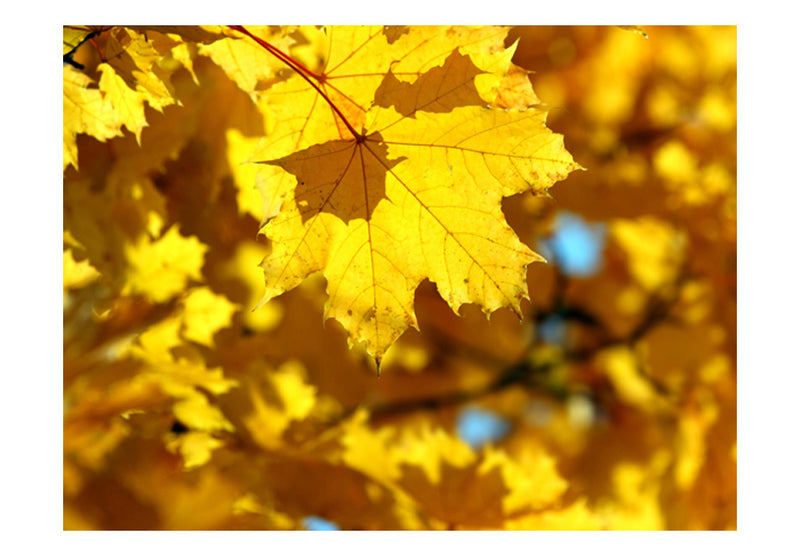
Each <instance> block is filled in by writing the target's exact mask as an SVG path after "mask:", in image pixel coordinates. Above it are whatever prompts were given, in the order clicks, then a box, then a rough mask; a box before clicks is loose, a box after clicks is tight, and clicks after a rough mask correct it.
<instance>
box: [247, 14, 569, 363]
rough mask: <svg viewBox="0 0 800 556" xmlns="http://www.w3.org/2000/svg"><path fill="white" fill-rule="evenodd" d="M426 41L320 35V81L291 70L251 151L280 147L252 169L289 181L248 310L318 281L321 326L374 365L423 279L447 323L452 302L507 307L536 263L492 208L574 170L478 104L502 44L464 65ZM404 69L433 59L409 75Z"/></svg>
mask: <svg viewBox="0 0 800 556" xmlns="http://www.w3.org/2000/svg"><path fill="white" fill-rule="evenodd" d="M441 32H442V29H438V28H430V29H426V30H424V31H422V32H421V31H415V30H413V28H412V32H410V33H409V34H408V35H402V36H401V37H400V38H397V39H396V40H395V42H393V43H391V44H390V43H389V39H388V37H387V36H386V35H385V34H383V33H382V32H381V31H379V30H376V29H372V28H349V27H334V28H332V29H331V30H330V55H329V58H328V60H327V62H326V64H325V65H324V67H323V68H322V69H321V70H317V72H319V73H317V72H309V71H306V70H305V69H304V68H301V67H295V68H294V69H296V70H297V71H298V73H300V74H302V77H297V78H294V79H290V80H287V81H286V82H285V83H282V84H280V86H276V87H275V88H273V89H270V94H271V95H272V96H273V98H277V100H276V101H274V102H273V105H274V106H277V107H276V108H275V110H277V113H278V114H280V118H279V121H280V122H282V123H279V124H278V125H277V126H276V129H275V130H274V131H273V132H272V133H271V134H270V135H269V136H267V138H266V140H265V147H264V150H263V151H262V155H270V156H274V155H276V154H277V153H281V152H289V153H290V154H287V155H284V156H282V157H281V158H273V159H269V160H264V162H265V163H268V164H271V165H273V166H277V167H280V168H282V169H283V170H284V171H285V172H286V173H288V174H289V175H291V176H292V177H293V178H294V182H295V185H294V191H293V195H289V196H288V198H287V200H286V201H285V202H284V203H283V206H282V208H281V212H280V213H279V214H278V215H277V216H275V217H274V218H272V219H270V220H269V221H268V222H267V223H266V224H265V226H264V227H263V229H262V231H263V233H264V234H265V235H266V236H267V237H268V238H269V239H271V240H272V251H271V253H270V254H269V255H268V256H267V257H266V258H265V259H264V261H263V263H262V268H263V269H264V273H265V278H266V283H267V288H266V292H265V295H264V298H263V300H262V301H263V302H266V301H268V300H270V299H272V298H273V297H275V296H277V295H280V294H281V293H283V292H284V291H287V290H289V289H292V288H294V287H295V286H297V285H298V284H299V283H300V282H301V281H302V280H303V279H304V278H305V277H306V276H308V275H309V274H311V273H313V272H316V271H320V270H321V271H322V272H323V274H324V275H325V277H326V279H327V281H328V295H329V300H328V304H327V306H326V311H325V318H326V319H327V318H335V319H336V320H338V321H339V322H340V323H341V324H342V325H343V326H344V327H345V329H346V330H347V331H348V334H349V340H350V343H351V344H352V343H354V342H363V343H364V344H365V347H366V350H367V351H368V352H369V353H370V354H371V355H372V356H373V357H374V358H375V359H376V361H377V362H378V363H379V364H380V360H381V358H382V356H383V354H384V353H385V351H386V349H387V348H388V347H389V346H390V345H391V344H392V343H393V342H394V341H395V340H396V339H397V338H398V337H399V336H400V334H402V333H403V331H405V330H406V329H407V328H408V327H410V326H413V327H416V326H417V322H416V316H415V314H414V310H413V302H414V292H415V290H416V288H417V286H418V285H419V284H420V282H421V281H422V280H423V279H426V278H427V279H430V280H431V281H433V282H435V283H436V284H437V287H438V289H439V293H440V294H441V296H442V297H443V298H444V299H445V300H447V302H448V303H449V304H450V306H451V307H452V308H453V310H454V311H456V312H458V311H459V308H460V307H461V305H463V304H465V303H477V304H479V305H480V306H481V307H482V308H483V309H484V311H486V312H487V313H488V312H491V311H494V310H496V309H499V308H501V307H510V308H511V309H512V310H515V311H517V312H518V311H519V303H520V301H521V300H522V299H524V298H527V285H526V280H525V278H526V266H527V265H528V264H529V263H531V262H533V261H537V260H543V259H542V258H541V257H540V256H538V255H537V254H535V253H534V252H533V251H531V250H530V249H529V248H528V247H527V246H526V245H524V244H523V243H522V242H521V241H520V240H519V239H518V238H517V237H516V235H515V234H514V232H513V230H512V229H511V228H510V227H509V226H508V224H507V223H506V221H505V217H504V215H503V213H502V210H501V208H500V203H501V201H502V198H503V197H505V196H510V195H513V194H516V193H521V192H525V191H530V192H534V193H537V194H545V193H546V191H547V189H548V188H549V187H550V186H551V185H552V184H553V183H554V182H555V181H557V180H560V179H563V178H564V177H566V176H567V174H568V173H569V172H570V171H572V170H574V169H577V168H579V166H578V165H577V164H575V162H574V161H573V160H572V157H571V156H570V155H569V153H567V152H566V150H565V149H564V147H563V141H562V138H561V137H560V136H559V135H556V134H554V133H552V132H551V131H550V130H548V129H547V127H546V126H545V117H546V112H545V111H543V110H540V109H538V108H529V109H527V110H499V109H493V108H491V107H489V106H487V102H486V101H485V100H484V98H483V97H484V96H486V95H487V94H488V95H490V96H492V98H494V97H495V96H496V95H497V92H498V91H497V87H496V86H495V87H491V86H488V87H487V85H486V82H485V81H484V82H480V81H479V80H477V77H478V76H480V75H483V74H486V73H488V72H486V71H484V70H483V69H482V67H489V66H492V60H494V66H495V67H498V68H501V70H502V71H501V73H502V75H499V76H496V77H497V78H496V79H495V80H494V83H495V85H499V84H500V83H501V81H502V77H503V76H504V75H505V72H506V71H508V69H509V63H510V62H509V56H508V54H507V52H506V51H505V50H504V49H501V48H497V47H496V45H495V47H491V48H490V47H487V48H485V49H484V50H483V51H481V52H479V53H476V54H475V55H474V56H473V55H472V54H471V53H467V54H464V53H462V52H460V51H459V50H458V45H459V44H460V43H459V42H458V41H459V40H460V39H463V36H462V35H461V34H459V33H457V32H454V33H453V37H451V39H450V41H449V42H446V44H447V45H448V48H444V47H443V46H442V43H441V40H440V37H439V35H440V34H441ZM444 34H445V36H447V35H448V30H447V29H445V30H444ZM406 36H408V37H409V38H408V39H407V41H411V44H410V45H409V44H406V43H405V42H404V41H406V39H405V37H406ZM494 36H497V32H496V31H494ZM339 37H341V43H342V44H341V45H340V44H339ZM426 37H427V39H428V40H425V38H426ZM365 44H369V45H370V47H369V48H366V47H365V46H364V45H365ZM492 44H493V43H492ZM409 48H410V49H411V50H410V54H409V53H404V50H403V49H409ZM429 49H431V50H429ZM345 52H349V55H347V56H345V55H344V53H345ZM412 54H413V55H412ZM492 56H494V57H495V58H492ZM408 58H411V59H412V60H417V59H421V60H429V59H434V60H435V63H430V62H427V65H424V66H423V70H420V69H419V68H417V69H416V70H414V71H411V70H410V69H407V65H408V64H411V62H408V60H407V59H408ZM475 60H478V62H479V64H480V66H482V67H479V66H478V65H476V64H475ZM356 61H357V62H356ZM420 63H421V62H420ZM359 64H361V66H363V67H362V71H358V72H357V71H356V69H357V68H359V67H361V66H359ZM411 65H413V64H411ZM428 67H430V69H427V70H426V69H425V68H428ZM387 69H388V71H389V73H386V71H387ZM395 71H398V73H399V74H400V75H401V76H402V77H403V78H404V79H409V78H410V79H412V81H406V80H404V79H400V78H398V77H397V75H395V73H394V72H395ZM340 77H341V79H339V78H340ZM331 82H333V83H335V86H333V85H329V84H330V83H331ZM317 83H319V84H317ZM289 93H291V94H289ZM531 100H533V99H531ZM298 149H300V150H298ZM281 187H285V185H283V184H282V185H281Z"/></svg>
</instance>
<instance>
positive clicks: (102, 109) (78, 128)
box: [63, 64, 122, 169]
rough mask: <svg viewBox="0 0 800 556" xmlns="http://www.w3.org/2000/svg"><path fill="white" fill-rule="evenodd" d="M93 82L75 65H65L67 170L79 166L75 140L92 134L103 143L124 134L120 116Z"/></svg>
mask: <svg viewBox="0 0 800 556" xmlns="http://www.w3.org/2000/svg"><path fill="white" fill-rule="evenodd" d="M90 85H92V79H91V78H89V77H88V76H87V75H85V74H83V73H81V72H80V71H78V70H76V69H75V68H73V67H72V66H68V65H66V64H65V65H64V111H63V115H64V168H65V169H66V167H67V166H69V165H70V164H72V165H73V166H75V167H76V168H77V167H78V146H77V145H76V143H75V137H76V136H77V135H78V134H79V133H88V134H89V135H92V136H93V137H95V138H96V139H99V140H100V141H105V140H107V139H111V138H112V137H116V136H117V135H122V132H121V131H120V126H119V124H118V122H117V113H116V111H115V110H114V107H113V105H112V104H111V102H110V101H109V100H108V99H106V98H105V97H103V94H102V93H101V92H100V90H99V89H96V88H92V87H90Z"/></svg>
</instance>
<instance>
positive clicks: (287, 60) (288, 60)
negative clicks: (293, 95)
mask: <svg viewBox="0 0 800 556" xmlns="http://www.w3.org/2000/svg"><path fill="white" fill-rule="evenodd" d="M228 27H230V28H231V29H233V30H234V31H239V32H240V33H243V34H245V35H247V36H248V37H250V38H251V39H253V40H254V41H256V42H257V43H258V44H259V45H260V46H262V47H263V48H265V49H266V50H267V52H269V53H270V54H272V55H273V56H275V57H276V58H278V59H279V60H280V61H282V62H283V63H284V64H286V65H287V66H289V67H290V68H292V69H293V70H294V71H295V72H297V73H298V74H299V75H300V77H302V78H303V79H305V80H306V81H308V83H309V85H311V86H312V87H314V89H315V90H316V91H317V92H318V93H319V94H320V96H322V98H324V99H325V101H326V102H327V103H328V104H329V105H330V107H331V108H333V111H334V112H336V114H337V115H338V116H339V117H340V118H341V119H342V122H344V125H345V126H347V129H348V130H349V131H350V133H352V134H353V137H354V138H355V139H356V140H357V141H358V142H361V141H363V140H364V136H363V135H362V134H360V133H358V132H356V130H355V129H354V128H353V126H352V125H351V124H350V122H348V121H347V118H345V117H344V114H342V112H341V110H339V107H338V106H336V105H335V104H334V103H333V101H332V100H331V99H330V98H329V97H328V95H326V94H325V92H324V91H323V90H322V89H321V88H320V86H319V85H318V84H317V83H314V81H313V80H312V78H313V79H315V80H317V81H318V82H320V83H324V82H325V78H324V76H322V75H319V74H317V73H314V72H313V71H311V70H310V69H308V68H307V67H305V66H304V65H303V64H301V63H300V62H298V61H297V60H295V59H294V58H292V57H291V56H289V55H288V54H286V53H285V52H283V51H281V50H280V49H279V48H276V47H274V46H272V45H271V44H270V43H268V42H267V41H265V40H264V39H262V38H260V37H257V36H255V35H254V34H252V33H251V32H250V31H248V30H247V29H245V28H244V26H242V25H228Z"/></svg>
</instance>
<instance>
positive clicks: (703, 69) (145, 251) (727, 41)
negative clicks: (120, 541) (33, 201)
mask: <svg viewBox="0 0 800 556" xmlns="http://www.w3.org/2000/svg"><path fill="white" fill-rule="evenodd" d="M63 55H64V90H63V96H64V155H63V165H64V184H63V187H64V257H63V264H64V276H63V278H64V446H63V449H64V477H63V483H64V528H65V529H190V530H191V529H282V530H292V529H303V528H313V527H314V525H313V522H312V521H309V520H308V519H309V518H310V517H318V518H324V519H325V520H328V521H330V522H332V524H333V526H336V527H338V528H342V529H381V530H395V529H417V530H418V529H428V530H444V529H508V530H520V529H527V530H530V529H536V530H552V529H561V530H586V529H648V530H652V529H735V528H736V303H735V301H736V29H735V28H730V27H656V28H638V27H637V28H620V27H586V26H582V27H575V28H572V27H517V28H504V27H483V26H477V27H424V26H418V27H382V26H358V27H337V26H333V27H325V28H318V27H309V26H300V27H296V26H283V27H277V26H273V27H266V26H265V27H247V28H244V27H240V26H231V27H217V26H203V27H181V26H160V27H154V26H149V27H147V26H132V27H123V26H112V27H90V26H85V27H81V26H69V27H65V28H64V49H63ZM533 72H535V73H533ZM534 89H535V91H536V92H534ZM551 130H552V131H551ZM565 144H566V149H565ZM567 149H568V150H569V152H567ZM573 156H574V160H573ZM581 168H585V169H586V171H582V172H575V171H574V170H577V169H581ZM556 182H558V185H557V186H556V187H553V188H552V189H550V188H551V187H552V186H553V185H554V184H556ZM551 195H552V197H551ZM576 237H577V238H582V239H581V243H579V246H578V247H577V249H576V248H575V243H574V242H575V241H577V240H576V239H575V238H576ZM569 241H572V242H573V243H572V244H571V245H570V243H569ZM537 253H541V255H539V254H537ZM542 255H543V256H544V257H546V258H547V259H548V262H547V263H546V264H542V263H540V264H535V265H530V266H528V265H529V264H530V263H531V262H534V261H541V260H542V259H543V258H544V257H542ZM592 257H594V258H592ZM259 266H260V269H259ZM265 284H266V287H265ZM256 307H258V308H256ZM375 362H377V363H378V364H379V368H380V370H381V376H380V378H377V377H376V372H375V371H376V368H375ZM476 424H477V425H479V428H478V429H477V430H474V429H473V428H472V427H473V426H475V425H476ZM480 426H482V427H483V428H480Z"/></svg>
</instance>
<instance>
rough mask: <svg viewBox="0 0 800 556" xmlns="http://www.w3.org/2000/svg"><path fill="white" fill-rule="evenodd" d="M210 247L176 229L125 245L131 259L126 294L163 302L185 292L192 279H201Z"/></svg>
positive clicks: (127, 273) (127, 274)
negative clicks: (156, 237) (157, 236)
mask: <svg viewBox="0 0 800 556" xmlns="http://www.w3.org/2000/svg"><path fill="white" fill-rule="evenodd" d="M207 250H208V246H207V245H204V244H202V243H200V241H199V240H198V239H197V238H196V237H188V238H185V237H183V236H182V235H180V233H179V232H178V228H177V226H173V227H172V228H170V229H169V230H167V232H166V233H165V234H164V235H163V236H162V237H161V238H159V239H157V240H155V241H150V239H149V238H148V237H147V236H144V235H143V236H141V237H140V238H139V241H138V242H137V243H135V244H133V245H127V244H126V245H125V256H126V258H127V260H128V265H129V267H128V269H127V272H126V280H125V286H124V288H123V294H124V295H127V294H131V293H134V294H142V295H145V296H147V297H148V298H150V299H152V300H153V301H155V302H159V303H160V302H163V301H166V300H167V299H169V298H170V297H172V296H174V295H176V294H178V293H179V292H181V291H183V289H184V288H185V286H186V283H187V282H188V281H189V280H190V279H195V280H199V279H200V269H201V268H202V266H203V259H204V256H205V252H206V251H207Z"/></svg>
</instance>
